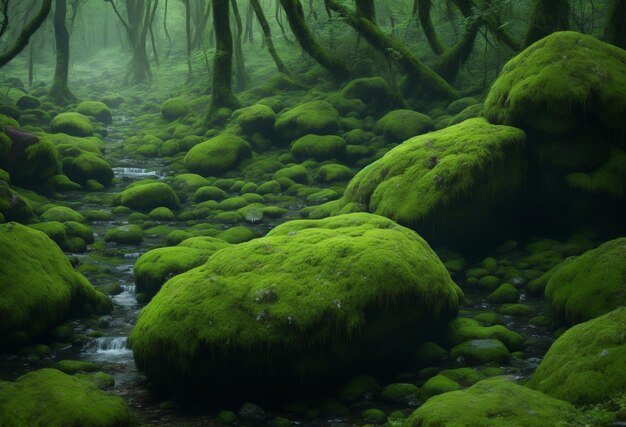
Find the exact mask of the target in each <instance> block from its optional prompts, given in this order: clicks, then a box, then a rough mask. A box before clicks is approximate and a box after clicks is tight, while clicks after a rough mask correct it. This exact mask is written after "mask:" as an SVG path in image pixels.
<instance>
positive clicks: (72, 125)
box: [50, 113, 94, 136]
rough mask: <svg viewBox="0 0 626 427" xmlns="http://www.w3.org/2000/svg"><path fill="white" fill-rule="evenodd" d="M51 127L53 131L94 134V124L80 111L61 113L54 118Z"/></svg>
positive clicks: (81, 134)
mask: <svg viewBox="0 0 626 427" xmlns="http://www.w3.org/2000/svg"><path fill="white" fill-rule="evenodd" d="M50 129H51V130H52V132H53V133H66V134H68V135H72V136H91V135H93V131H94V129H93V125H92V124H91V122H90V121H89V119H88V118H87V117H85V116H83V115H82V114H80V113H60V114H57V116H56V117H55V118H54V119H52V122H51V123H50Z"/></svg>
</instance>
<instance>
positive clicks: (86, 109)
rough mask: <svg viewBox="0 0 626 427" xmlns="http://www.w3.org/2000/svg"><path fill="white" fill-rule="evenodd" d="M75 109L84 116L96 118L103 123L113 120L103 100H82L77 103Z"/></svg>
mask: <svg viewBox="0 0 626 427" xmlns="http://www.w3.org/2000/svg"><path fill="white" fill-rule="evenodd" d="M76 111H77V112H79V113H80V114H83V115H85V116H92V117H95V118H96V120H98V121H99V122H102V123H105V124H110V123H112V122H113V114H112V113H111V110H110V109H109V107H107V105H106V104H105V103H104V102H100V101H83V102H81V103H80V104H78V106H77V107H76Z"/></svg>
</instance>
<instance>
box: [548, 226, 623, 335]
mask: <svg viewBox="0 0 626 427" xmlns="http://www.w3.org/2000/svg"><path fill="white" fill-rule="evenodd" d="M548 274H549V276H547V282H546V288H545V295H546V299H547V300H548V301H549V302H550V305H551V306H552V309H553V311H554V313H555V315H556V316H557V318H559V319H561V320H564V321H566V322H568V323H570V324H574V323H579V322H584V321H586V320H589V319H593V318H595V317H598V316H600V315H602V314H605V313H608V312H609V311H611V310H614V309H615V308H617V307H619V306H622V305H624V304H626V238H620V239H615V240H611V241H609V242H607V243H604V244H603V245H601V246H599V247H598V248H596V249H593V250H590V251H588V252H585V253H584V254H582V255H581V256H579V257H577V258H573V259H568V260H567V261H566V262H565V263H563V264H561V265H559V266H557V267H556V268H555V269H554V270H553V271H550V272H549V273H547V275H548Z"/></svg>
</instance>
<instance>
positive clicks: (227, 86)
mask: <svg viewBox="0 0 626 427" xmlns="http://www.w3.org/2000/svg"><path fill="white" fill-rule="evenodd" d="M211 1H212V3H213V27H214V28H215V44H216V49H215V57H214V59H213V98H212V99H211V105H210V107H209V114H208V117H207V121H209V122H210V121H212V119H213V117H214V116H215V113H217V110H219V109H220V108H232V109H234V108H237V107H238V106H239V101H238V100H237V98H236V97H235V95H233V91H232V58H233V37H232V34H231V31H230V13H229V10H228V9H229V0H211Z"/></svg>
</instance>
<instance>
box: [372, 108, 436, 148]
mask: <svg viewBox="0 0 626 427" xmlns="http://www.w3.org/2000/svg"><path fill="white" fill-rule="evenodd" d="M434 128H435V124H434V123H433V121H432V120H431V118H430V117H428V116H427V115H426V114H422V113H418V112H417V111H412V110H394V111H390V112H389V113H387V114H385V116H384V117H383V118H381V119H380V120H379V121H378V122H377V123H376V128H375V130H376V132H378V133H379V134H381V135H385V138H387V140H388V141H390V142H402V141H406V140H407V139H409V138H411V137H413V136H417V135H421V134H423V133H426V132H429V131H431V130H433V129H434Z"/></svg>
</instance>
